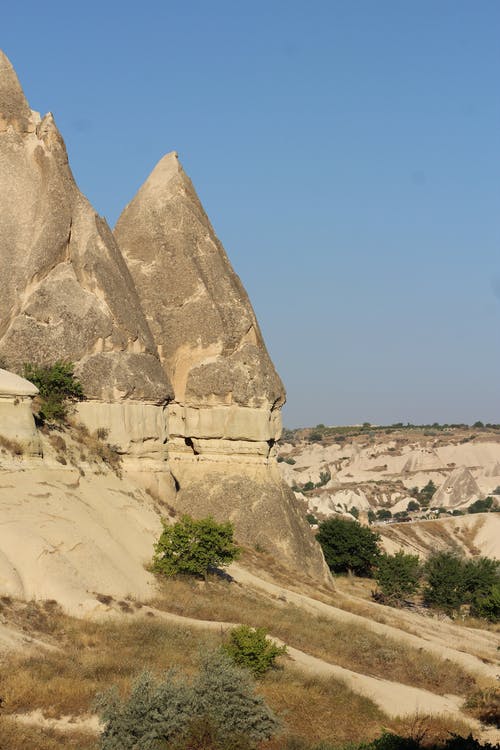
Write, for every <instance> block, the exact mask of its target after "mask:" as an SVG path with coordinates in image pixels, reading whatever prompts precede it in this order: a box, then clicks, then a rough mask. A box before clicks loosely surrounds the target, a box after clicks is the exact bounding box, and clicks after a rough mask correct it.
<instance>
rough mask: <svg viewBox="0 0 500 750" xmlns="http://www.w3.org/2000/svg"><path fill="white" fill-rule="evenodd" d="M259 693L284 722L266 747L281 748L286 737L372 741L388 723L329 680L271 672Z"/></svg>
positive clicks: (314, 740)
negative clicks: (279, 732) (280, 733)
mask: <svg viewBox="0 0 500 750" xmlns="http://www.w3.org/2000/svg"><path fill="white" fill-rule="evenodd" d="M261 692H262V694H263V695H264V697H265V699H266V701H267V702H268V704H269V705H271V706H272V707H273V709H274V710H275V711H276V713H277V714H278V715H279V716H280V718H281V719H282V721H283V722H284V725H285V727H284V731H283V733H282V735H281V736H278V737H276V738H275V739H274V740H273V741H271V742H269V743H268V744H267V745H266V748H267V747H268V748H269V749H270V750H271V748H272V750H275V749H276V750H277V749H278V748H280V747H283V746H284V744H285V742H286V740H287V738H288V737H297V738H301V739H303V740H307V742H308V743H317V742H321V741H328V742H331V743H332V744H335V745H337V744H343V743H346V742H361V741H369V740H372V739H374V738H375V737H376V736H377V735H379V734H380V731H381V727H383V726H387V724H388V723H390V720H389V719H388V718H387V716H385V714H384V713H383V712H382V711H380V710H379V709H378V708H377V707H376V706H375V705H374V704H373V703H372V702H371V701H369V700H368V699H367V698H363V697H361V696H359V695H355V694H354V693H352V692H351V691H350V690H348V689H347V688H346V687H345V685H344V684H343V683H342V682H340V681H338V680H333V679H320V678H315V677H305V676H304V675H302V674H301V673H300V672H298V671H296V670H292V669H286V670H285V671H277V672H272V673H271V674H270V675H269V676H268V677H267V678H266V679H265V681H264V682H263V683H262V687H261Z"/></svg>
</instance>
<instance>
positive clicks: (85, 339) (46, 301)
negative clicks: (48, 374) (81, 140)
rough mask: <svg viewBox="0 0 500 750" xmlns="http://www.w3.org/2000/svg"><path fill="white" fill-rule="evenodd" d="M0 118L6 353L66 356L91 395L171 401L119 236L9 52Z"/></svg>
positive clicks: (1, 311) (0, 270)
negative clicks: (36, 106) (81, 185)
mask: <svg viewBox="0 0 500 750" xmlns="http://www.w3.org/2000/svg"><path fill="white" fill-rule="evenodd" d="M0 117H1V118H2V119H1V122H2V127H0V195H1V196H2V200H1V203H0V278H1V279H2V287H1V290H2V291H1V294H0V359H1V360H2V361H3V362H5V363H6V364H7V366H8V367H9V369H11V370H14V371H17V372H19V371H20V370H21V369H22V366H23V364H24V363H25V362H31V363H38V364H50V363H53V362H55V361H56V360H61V359H62V360H66V361H69V362H72V363H74V364H75V365H76V368H75V370H76V374H77V375H78V376H79V378H80V380H81V382H82V385H83V388H84V392H85V395H86V396H87V397H89V398H93V399H101V400H103V401H109V402H112V401H120V400H122V399H133V400H144V401H148V402H151V403H162V404H163V403H165V402H166V401H167V400H168V399H169V398H171V396H172V395H173V394H172V389H171V385H170V383H169V380H168V377H167V376H166V375H165V372H164V370H163V369H162V367H161V364H160V361H159V359H158V354H157V351H156V347H155V344H154V341H153V337H152V335H151V331H150V330H149V326H148V324H147V322H146V319H145V317H144V314H143V312H142V310H141V306H140V302H139V299H138V296H137V292H136V289H135V286H134V283H133V281H132V278H131V276H130V273H129V271H128V269H127V266H126V264H125V262H124V260H123V257H122V255H121V253H120V250H119V248H118V246H117V244H116V241H115V239H114V237H113V235H112V233H111V231H110V229H109V227H108V226H107V224H106V222H105V221H104V220H103V219H101V218H100V217H99V216H97V215H96V213H95V211H94V210H93V208H92V206H91V205H90V204H89V203H88V201H87V200H86V199H85V198H84V197H83V196H82V194H81V193H80V191H79V190H78V188H77V186H76V184H75V181H74V179H73V175H72V174H71V170H70V169H69V166H68V161H67V154H66V149H65V146H64V142H63V140H62V138H61V135H60V133H59V131H58V130H57V127H56V125H55V123H54V120H53V118H52V116H51V115H46V116H45V117H44V118H43V119H40V117H39V115H37V114H36V113H35V112H30V110H29V109H28V107H27V104H26V100H25V99H24V95H23V93H22V90H21V87H20V86H19V83H18V81H17V77H16V75H15V73H14V71H13V70H12V66H11V65H10V63H9V61H8V60H7V58H6V57H5V56H4V55H2V56H1V57H0ZM23 122H24V123H25V124H26V123H30V124H31V127H29V128H28V127H20V123H23Z"/></svg>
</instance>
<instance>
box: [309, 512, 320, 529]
mask: <svg viewBox="0 0 500 750" xmlns="http://www.w3.org/2000/svg"><path fill="white" fill-rule="evenodd" d="M306 521H307V523H309V524H310V525H311V526H317V525H318V523H319V521H318V519H317V518H316V516H315V515H314V513H306Z"/></svg>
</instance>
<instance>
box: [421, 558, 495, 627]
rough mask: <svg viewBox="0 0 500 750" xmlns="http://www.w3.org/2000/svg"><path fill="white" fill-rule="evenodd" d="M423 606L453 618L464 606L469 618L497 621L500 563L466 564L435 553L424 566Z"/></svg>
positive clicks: (474, 561) (484, 560)
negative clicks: (438, 610) (466, 607)
mask: <svg viewBox="0 0 500 750" xmlns="http://www.w3.org/2000/svg"><path fill="white" fill-rule="evenodd" d="M425 577H426V587H425V589H424V601H425V602H426V604H430V605H431V606H435V607H438V608H439V609H443V610H444V611H445V612H447V613H448V614H453V612H455V611H456V610H458V609H460V607H461V606H462V605H464V604H469V605H470V606H471V614H475V615H477V616H479V617H481V616H484V614H483V615H481V614H479V613H480V612H483V613H487V612H488V613H489V615H488V619H493V620H494V619H497V618H498V600H497V597H498V592H497V587H498V586H499V585H500V562H499V561H498V560H492V559H490V558H487V557H479V558H476V559H472V560H465V559H464V558H461V557H459V556H458V555H456V554H454V553H452V552H438V553H437V554H435V555H433V556H432V557H430V558H429V559H428V561H427V563H426V565H425Z"/></svg>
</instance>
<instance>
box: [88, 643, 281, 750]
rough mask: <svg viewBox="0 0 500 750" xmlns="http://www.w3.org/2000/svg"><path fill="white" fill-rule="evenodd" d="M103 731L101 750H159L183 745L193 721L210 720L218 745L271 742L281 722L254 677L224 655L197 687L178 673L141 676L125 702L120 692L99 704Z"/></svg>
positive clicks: (205, 665)
mask: <svg viewBox="0 0 500 750" xmlns="http://www.w3.org/2000/svg"><path fill="white" fill-rule="evenodd" d="M95 709H96V711H97V712H98V714H99V716H100V718H101V720H102V722H103V723H104V730H103V733H102V735H101V738H100V747H101V750H158V748H159V747H162V746H167V747H168V743H171V742H173V741H177V740H179V742H181V741H182V740H183V739H184V738H185V737H186V736H187V735H189V733H190V732H191V731H192V728H193V722H196V721H206V722H208V723H209V724H210V726H211V727H213V730H214V732H215V735H216V739H217V741H218V742H224V743H226V744H229V743H230V741H231V739H232V738H234V739H235V740H236V739H237V738H238V737H244V738H246V740H247V741H248V742H249V743H250V744H251V745H255V744H256V743H257V742H260V741H262V740H266V739H269V738H270V737H271V736H272V735H273V734H274V733H275V732H276V731H277V729H278V728H279V723H278V721H277V719H276V717H275V716H274V714H273V712H272V711H271V709H270V708H269V707H268V706H267V704H266V703H265V701H264V699H263V698H262V697H261V696H260V695H257V694H256V692H255V683H254V681H253V679H252V677H251V675H250V673H249V672H248V671H247V670H245V669H241V668H240V667H237V666H236V665H235V664H234V663H233V662H232V661H231V659H230V658H229V657H228V656H227V655H226V654H224V653H222V652H221V651H217V652H214V653H211V654H209V655H207V656H206V657H205V658H204V659H203V660H202V662H201V665H200V670H199V672H198V674H197V675H196V676H195V678H194V679H193V681H192V682H190V683H188V682H187V680H186V679H185V678H184V677H182V676H181V675H179V674H177V673H176V672H175V671H172V670H171V671H169V672H167V673H166V674H165V675H164V677H163V679H162V680H157V679H156V678H155V677H154V676H153V675H152V674H150V673H149V672H144V673H143V674H141V675H140V676H139V677H138V679H137V680H136V682H135V683H134V685H133V686H132V690H131V693H130V696H129V697H128V698H125V699H124V700H122V699H121V698H120V696H119V694H118V691H117V690H116V688H112V689H111V690H109V691H108V692H107V693H104V694H101V695H99V696H98V697H97V699H96V704H95Z"/></svg>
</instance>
